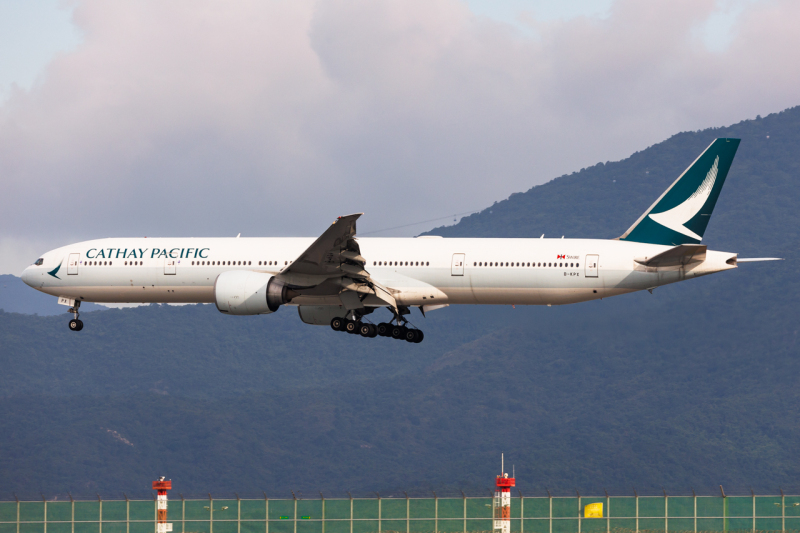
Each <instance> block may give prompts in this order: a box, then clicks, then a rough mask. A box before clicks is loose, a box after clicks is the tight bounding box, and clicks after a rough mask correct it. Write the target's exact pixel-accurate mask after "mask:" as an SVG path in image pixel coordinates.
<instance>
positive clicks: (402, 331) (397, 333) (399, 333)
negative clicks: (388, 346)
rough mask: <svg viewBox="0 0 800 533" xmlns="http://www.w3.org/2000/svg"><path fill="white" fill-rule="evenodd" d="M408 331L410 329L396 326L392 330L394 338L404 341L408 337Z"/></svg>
mask: <svg viewBox="0 0 800 533" xmlns="http://www.w3.org/2000/svg"><path fill="white" fill-rule="evenodd" d="M406 331H408V328H407V327H405V326H395V327H393V328H392V338H393V339H404V338H405V337H406Z"/></svg>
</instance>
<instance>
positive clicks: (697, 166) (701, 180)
mask: <svg viewBox="0 0 800 533" xmlns="http://www.w3.org/2000/svg"><path fill="white" fill-rule="evenodd" d="M739 141H740V139H717V140H715V141H714V142H713V143H711V145H710V146H709V147H708V148H706V150H705V151H704V152H703V153H702V154H700V157H698V158H697V159H696V160H695V161H694V163H692V164H691V165H690V166H689V168H687V169H686V170H685V171H684V172H683V174H681V176H680V177H679V178H678V179H677V180H675V183H673V184H672V185H670V187H669V189H667V190H666V191H664V194H662V195H661V197H660V198H659V199H658V200H656V201H655V203H654V204H653V205H651V206H650V209H648V210H647V211H645V212H644V214H643V215H642V216H641V217H639V220H637V221H636V222H635V223H634V224H633V226H631V227H630V229H628V231H626V232H625V233H624V234H623V235H622V236H621V237H619V240H622V241H633V242H646V243H650V244H664V245H667V246H677V245H679V244H698V243H700V241H702V240H703V233H705V231H706V226H708V221H709V219H710V218H711V212H712V211H713V210H714V206H715V205H717V198H719V193H720V191H721V190H722V186H723V185H724V184H725V178H726V177H727V176H728V169H730V168H731V163H732V162H733V156H735V155H736V149H737V148H739Z"/></svg>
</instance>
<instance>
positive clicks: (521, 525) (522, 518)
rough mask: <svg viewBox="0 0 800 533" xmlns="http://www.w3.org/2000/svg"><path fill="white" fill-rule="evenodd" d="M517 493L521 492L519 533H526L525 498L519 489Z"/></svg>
mask: <svg viewBox="0 0 800 533" xmlns="http://www.w3.org/2000/svg"><path fill="white" fill-rule="evenodd" d="M517 492H519V533H525V496H523V495H522V491H521V490H519V488H517Z"/></svg>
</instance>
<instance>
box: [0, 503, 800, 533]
mask: <svg viewBox="0 0 800 533" xmlns="http://www.w3.org/2000/svg"><path fill="white" fill-rule="evenodd" d="M592 503H602V504H603V510H602V518H599V517H597V518H587V517H584V516H583V515H584V509H585V507H586V505H588V504H592ZM155 522H156V505H155V501H154V500H144V501H143V500H121V501H120V500H101V499H99V498H98V499H97V500H95V501H77V500H76V501H70V500H68V501H53V500H51V501H11V502H0V533H153V532H154V531H155ZM168 522H171V523H172V524H173V532H174V533H390V532H399V533H403V532H404V533H430V532H434V533H439V532H442V533H458V532H461V533H466V532H483V531H491V530H492V525H493V524H492V499H491V498H472V497H463V498H372V499H367V498H350V499H318V500H306V499H268V498H263V499H257V500H252V499H229V500H218V499H212V498H208V499H203V500H194V499H192V500H183V499H171V500H169V508H168ZM511 530H512V531H513V532H519V533H526V532H529V533H591V532H606V533H610V532H612V531H615V532H626V531H631V532H639V531H653V532H655V531H663V532H665V533H666V532H670V531H672V532H679V531H693V532H698V531H701V532H705V531H723V532H725V531H731V532H733V531H751V532H753V531H798V532H800V496H784V495H779V496H755V495H753V496H728V497H721V496H720V497H713V496H657V497H656V496H639V497H637V496H602V497H580V496H575V497H570V498H566V497H551V498H550V497H527V498H524V497H522V496H517V497H514V498H512V501H511Z"/></svg>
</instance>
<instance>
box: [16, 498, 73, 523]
mask: <svg viewBox="0 0 800 533" xmlns="http://www.w3.org/2000/svg"><path fill="white" fill-rule="evenodd" d="M67 496H69V503H70V507H71V513H70V514H71V517H70V519H69V522H70V533H75V500H73V499H72V494H70V493H69V492H68V493H67ZM17 533H19V529H17Z"/></svg>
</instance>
